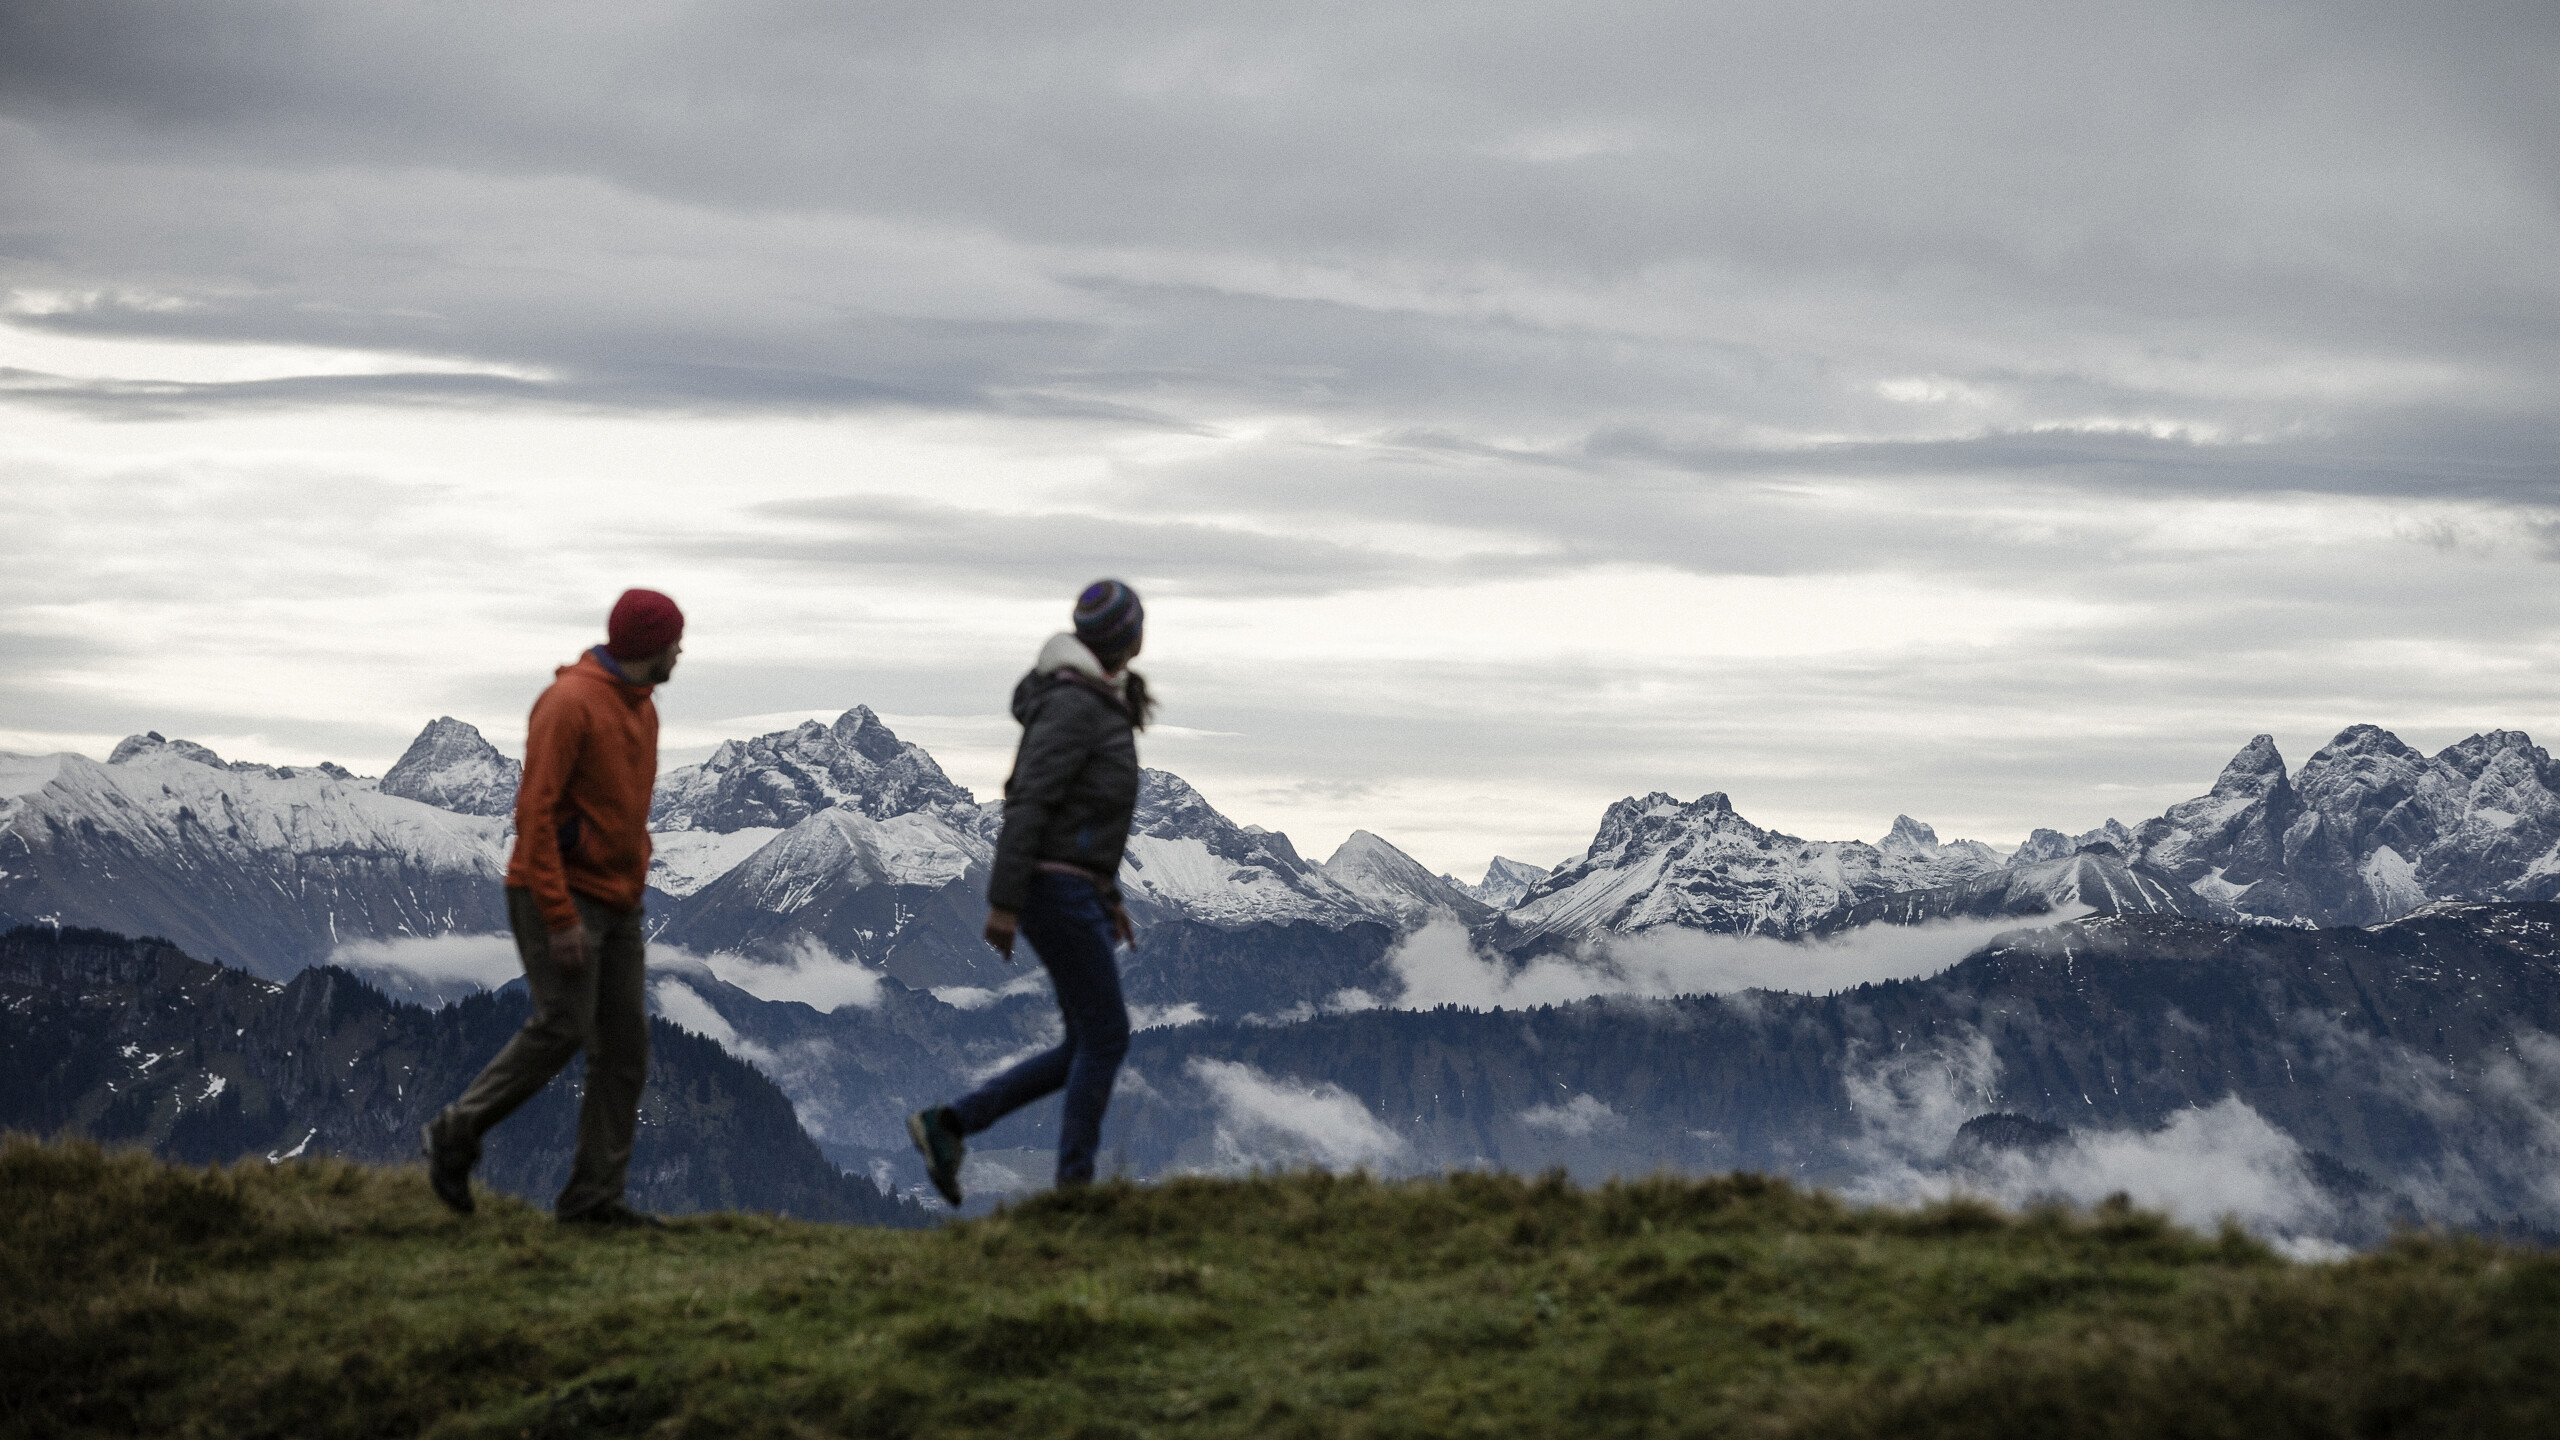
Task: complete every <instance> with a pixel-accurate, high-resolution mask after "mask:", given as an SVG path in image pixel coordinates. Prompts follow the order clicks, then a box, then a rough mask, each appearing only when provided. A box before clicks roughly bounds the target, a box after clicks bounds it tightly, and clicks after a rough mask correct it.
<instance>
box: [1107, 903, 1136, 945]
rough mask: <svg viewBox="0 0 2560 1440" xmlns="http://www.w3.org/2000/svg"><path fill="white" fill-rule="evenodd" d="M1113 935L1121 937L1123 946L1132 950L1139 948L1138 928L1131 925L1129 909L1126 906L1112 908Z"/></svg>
mask: <svg viewBox="0 0 2560 1440" xmlns="http://www.w3.org/2000/svg"><path fill="white" fill-rule="evenodd" d="M1111 933H1112V934H1114V935H1117V936H1119V937H1120V943H1121V944H1123V945H1126V946H1128V947H1129V948H1130V949H1132V950H1135V949H1136V948H1138V927H1137V926H1135V925H1132V924H1130V923H1129V907H1127V906H1126V905H1114V906H1112V907H1111Z"/></svg>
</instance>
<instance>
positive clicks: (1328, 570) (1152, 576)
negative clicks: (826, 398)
mask: <svg viewBox="0 0 2560 1440" xmlns="http://www.w3.org/2000/svg"><path fill="white" fill-rule="evenodd" d="M753 514H754V515H755V516H756V517H757V518H759V519H762V520H765V521H767V522H769V523H770V526H771V528H770V529H767V530H765V531H763V532H762V533H756V532H746V531H738V532H733V533H730V534H726V535H718V536H711V537H706V538H703V539H700V540H695V541H690V542H686V543H684V544H683V546H682V547H681V548H682V549H684V550H685V551H688V552H690V553H692V554H695V555H698V556H708V557H718V558H723V559H730V560H750V559H751V560H755V561H758V562H760V563H775V562H780V563H784V564H792V565H799V566H818V567H836V568H846V569H850V568H853V567H860V568H861V569H862V570H864V571H867V572H869V573H871V574H873V575H919V576H930V577H932V578H934V579H937V580H941V581H945V582H956V583H960V584H965V585H969V586H972V587H975V588H982V589H993V590H996V591H998V592H1000V593H1011V594H1026V595H1068V594H1072V593H1074V591H1075V590H1076V589H1077V588H1078V587H1080V586H1082V585H1084V584H1086V583H1088V582H1090V581H1091V580H1092V579H1093V578H1094V577H1095V576H1096V575H1101V574H1112V575H1119V576H1122V577H1124V578H1126V579H1127V580H1129V582H1130V583H1131V584H1134V585H1137V586H1139V587H1140V588H1141V589H1142V590H1146V591H1149V592H1151V593H1153V592H1158V591H1161V592H1163V593H1169V594H1176V595H1217V596H1233V595H1273V596H1278V595H1324V594H1335V593H1340V592H1343V591H1355V590H1365V589H1380V588H1390V587H1400V586H1405V585H1411V584H1415V583H1431V582H1435V581H1437V582H1441V583H1447V582H1449V581H1453V580H1458V579H1465V578H1481V577H1483V576H1485V575H1487V574H1490V573H1496V569H1497V567H1499V570H1500V571H1501V572H1502V573H1511V572H1514V571H1516V570H1518V569H1520V568H1526V567H1523V566H1522V565H1521V564H1520V563H1519V562H1517V561H1515V560H1513V559H1511V558H1509V557H1501V558H1496V557H1491V556H1483V555H1463V554H1462V555H1454V556H1425V555H1416V554H1411V553H1399V552H1395V551H1389V550H1382V549H1377V548H1374V547H1368V546H1359V545H1347V544H1341V543H1338V542H1335V541H1330V540H1318V539H1311V538H1307V537H1304V536H1297V535H1281V534H1271V533H1267V532H1259V531H1253V530H1247V529H1242V528H1238V527H1233V526H1226V525H1217V524H1210V523H1206V522H1202V521H1191V520H1144V519H1130V518H1126V517H1124V516H1119V515H1106V514H1076V513H1071V512H1052V513H1030V514H1025V513H1000V512H995V511H985V510H968V509H962V508H960V507H958V506H950V505H934V504H928V503H924V502H920V501H912V500H900V499H894V498H889V497H882V496H868V495H856V496H845V497H841V498H837V499H828V500H795V501H781V502H774V503H769V504H764V505H759V506H755V507H753ZM1534 563H1535V562H1534V561H1533V562H1531V564H1534Z"/></svg>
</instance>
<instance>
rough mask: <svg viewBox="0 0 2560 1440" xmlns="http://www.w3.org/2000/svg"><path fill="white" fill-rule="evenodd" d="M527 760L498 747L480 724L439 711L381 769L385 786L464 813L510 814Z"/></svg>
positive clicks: (402, 795) (409, 797) (384, 790)
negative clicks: (513, 757)
mask: <svg viewBox="0 0 2560 1440" xmlns="http://www.w3.org/2000/svg"><path fill="white" fill-rule="evenodd" d="M523 780H524V765H523V763H522V762H520V761H516V760H511V759H509V758H507V757H506V756H504V755H501V754H499V753H498V747H497V746H495V745H492V744H490V743H489V741H488V739H487V738H486V737H484V736H483V735H481V733H480V729H479V727H478V726H476V725H472V724H469V723H468V722H465V721H461V720H456V719H454V718H453V717H452V716H450V715H439V716H437V717H436V718H435V719H433V720H430V721H428V722H427V728H425V729H424V730H421V731H419V732H418V738H417V739H415V740H412V741H410V742H409V748H408V749H407V750H406V751H404V752H402V753H401V756H400V759H399V761H398V762H397V763H396V764H394V765H393V766H392V767H391V768H390V769H389V770H386V771H384V772H383V774H382V784H381V787H380V788H381V791H382V793H383V794H385V795H396V796H399V797H400V798H401V799H403V800H415V801H417V802H419V803H420V804H423V805H433V806H435V807H436V808H437V809H439V810H451V811H454V812H455V813H457V814H462V815H511V814H513V813H515V808H516V787H517V786H518V785H519V784H521V783H523Z"/></svg>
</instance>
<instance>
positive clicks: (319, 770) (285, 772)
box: [107, 730, 357, 780]
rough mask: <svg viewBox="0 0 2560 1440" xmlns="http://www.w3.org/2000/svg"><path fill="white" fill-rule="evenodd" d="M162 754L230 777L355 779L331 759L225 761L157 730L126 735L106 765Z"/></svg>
mask: <svg viewBox="0 0 2560 1440" xmlns="http://www.w3.org/2000/svg"><path fill="white" fill-rule="evenodd" d="M164 755H165V756H168V757H170V758H171V759H175V760H184V761H187V762H189V763H191V764H196V765H202V766H204V767H205V768H207V769H210V770H221V771H224V772H226V773H229V774H233V775H265V776H269V777H271V778H274V779H278V780H292V779H296V778H300V777H304V776H310V775H319V776H323V777H325V778H327V779H331V780H353V779H356V778H357V776H356V774H355V772H354V771H352V770H349V769H348V768H346V767H345V766H343V765H340V764H338V763H337V762H336V761H334V760H323V761H321V762H320V763H319V764H317V765H261V764H259V763H258V762H257V761H255V760H225V759H223V758H222V757H221V756H219V755H216V754H215V753H213V751H212V750H211V749H209V748H207V747H206V746H202V745H199V744H197V743H196V742H194V741H193V740H170V739H165V738H163V737H162V736H161V734H160V732H159V731H157V730H146V731H144V732H143V733H141V734H139V735H127V736H126V737H124V738H123V739H122V740H119V741H117V742H116V748H115V749H114V750H112V751H110V752H108V754H107V763H108V764H110V765H130V764H132V763H133V762H135V761H137V760H150V759H154V758H157V757H159V756H164Z"/></svg>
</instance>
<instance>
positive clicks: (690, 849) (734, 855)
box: [649, 825, 783, 896]
mask: <svg viewBox="0 0 2560 1440" xmlns="http://www.w3.org/2000/svg"><path fill="white" fill-rule="evenodd" d="M782 833H783V832H781V831H780V830H776V829H773V828H772V827H770V826H761V825H751V826H748V827H746V828H745V829H741V830H732V831H729V832H728V833H726V834H723V833H721V832H720V831H717V830H660V831H654V832H652V833H651V834H650V836H649V846H650V854H649V883H650V885H652V886H654V887H656V888H657V889H658V890H659V891H660V892H662V893H664V894H668V895H674V896H685V895H690V894H692V893H693V892H695V891H696V890H699V889H701V888H702V887H703V886H705V885H708V884H710V883H711V882H712V881H714V880H717V879H719V878H720V877H721V876H723V875H726V874H728V873H729V872H730V871H732V870H734V869H736V868H738V866H739V865H740V864H742V863H743V862H744V861H745V860H746V858H747V857H748V856H750V855H753V854H754V853H756V852H757V851H758V850H761V849H763V848H764V847H765V846H766V845H767V844H769V843H771V841H772V840H773V838H774V837H775V836H777V835H780V834H782Z"/></svg>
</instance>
